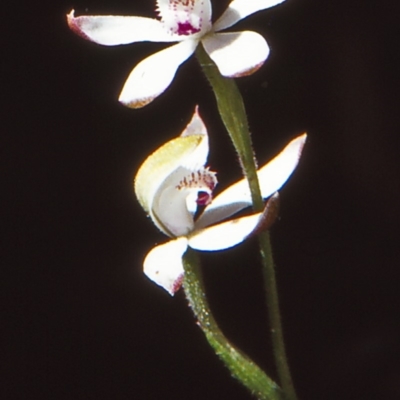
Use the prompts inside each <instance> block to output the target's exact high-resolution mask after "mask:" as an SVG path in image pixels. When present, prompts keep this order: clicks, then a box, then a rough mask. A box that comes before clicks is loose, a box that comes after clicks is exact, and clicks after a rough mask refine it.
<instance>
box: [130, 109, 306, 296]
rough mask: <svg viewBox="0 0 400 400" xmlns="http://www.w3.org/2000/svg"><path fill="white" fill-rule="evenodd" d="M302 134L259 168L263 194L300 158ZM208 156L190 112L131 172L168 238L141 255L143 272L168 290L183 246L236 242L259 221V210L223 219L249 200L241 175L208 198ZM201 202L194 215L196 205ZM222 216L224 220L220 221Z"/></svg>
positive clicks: (179, 273)
mask: <svg viewBox="0 0 400 400" xmlns="http://www.w3.org/2000/svg"><path fill="white" fill-rule="evenodd" d="M305 140H306V135H305V134H304V135H301V136H299V137H297V138H296V139H294V140H292V141H291V142H290V143H289V144H288V145H287V146H286V147H285V148H284V149H283V151H282V152H281V153H279V154H278V155H277V156H276V157H275V158H274V159H273V160H272V161H270V162H269V163H268V164H266V165H264V166H263V167H261V168H260V169H259V170H258V178H259V180H260V186H261V193H262V196H263V198H268V197H270V196H271V195H273V194H274V193H275V192H276V191H277V190H278V189H280V188H281V186H282V185H283V184H284V183H285V182H286V180H287V179H288V178H289V176H290V175H291V173H292V172H293V170H294V169H295V168H296V165H297V163H298V161H299V158H300V154H301V151H302V148H303V145H304V143H305ZM207 156H208V136H207V130H206V127H205V125H204V123H203V121H202V119H201V118H200V116H199V114H198V110H197V107H196V110H195V112H194V115H193V117H192V120H191V121H190V123H189V124H188V125H187V127H186V128H185V130H184V131H183V132H182V134H181V135H180V136H179V137H177V138H175V139H172V140H170V141H169V142H167V143H166V144H164V145H163V146H161V147H160V148H159V149H157V150H156V151H155V152H154V153H153V154H151V155H150V156H149V157H148V158H147V159H146V160H145V161H144V163H143V164H142V166H141V167H140V169H139V171H138V173H137V175H136V177H135V184H134V186H135V193H136V196H137V198H138V200H139V203H140V204H141V206H142V207H143V208H144V210H145V211H146V213H148V215H149V216H150V218H151V219H152V220H153V222H154V224H155V225H156V226H157V227H158V228H159V229H160V230H161V231H162V232H163V233H164V234H166V235H167V236H169V237H170V238H171V240H170V241H168V242H166V243H163V244H160V245H158V246H156V247H154V248H153V249H152V250H151V251H150V252H149V253H148V254H147V256H146V258H145V260H144V272H145V274H146V275H147V276H148V277H149V278H150V279H151V280H153V281H154V282H155V283H157V284H158V285H160V286H162V287H163V288H164V289H166V290H167V291H168V292H169V293H170V294H171V295H173V294H174V293H175V292H176V291H177V290H178V289H179V287H180V286H181V283H182V280H183V275H184V269H183V263H182V256H183V254H184V253H185V251H186V250H187V248H188V246H190V247H191V248H193V249H196V250H203V251H215V250H223V249H227V248H229V247H232V246H235V245H237V244H239V243H241V242H242V241H243V240H245V239H246V238H247V237H248V236H249V235H251V234H252V233H253V232H254V231H255V230H257V229H258V227H259V225H260V223H262V220H263V217H265V215H264V213H253V214H251V215H248V216H244V217H240V218H236V219H231V220H227V221H226V219H227V218H228V217H230V216H231V215H233V214H235V213H237V212H238V211H240V210H242V209H244V208H246V207H249V206H250V205H251V204H252V201H251V196H250V190H249V187H248V184H247V181H246V180H244V179H242V180H240V181H239V182H237V183H235V184H233V185H232V186H230V187H229V188H227V189H225V190H224V191H223V192H221V193H220V194H219V195H218V196H216V197H215V199H212V192H213V190H214V188H215V186H216V184H217V179H216V176H215V173H214V172H212V171H210V170H209V169H208V168H205V164H206V161H207ZM198 205H200V206H205V207H204V210H203V212H202V213H201V214H200V216H198V217H197V214H196V211H197V206H198ZM221 221H224V222H221Z"/></svg>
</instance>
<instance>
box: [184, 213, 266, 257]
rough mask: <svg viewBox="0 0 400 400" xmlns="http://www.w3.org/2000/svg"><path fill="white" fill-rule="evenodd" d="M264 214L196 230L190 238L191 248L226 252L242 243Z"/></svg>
mask: <svg viewBox="0 0 400 400" xmlns="http://www.w3.org/2000/svg"><path fill="white" fill-rule="evenodd" d="M262 215H263V214H262V213H257V214H253V215H249V216H246V217H241V218H237V219H232V220H229V221H226V222H222V223H221V224H218V225H213V226H210V227H208V228H204V229H200V230H196V231H195V232H193V233H192V234H191V235H190V236H189V246H190V247H192V248H193V249H196V250H203V251H215V250H224V249H228V248H229V247H233V246H236V245H237V244H239V243H242V242H243V241H244V240H245V239H246V238H247V237H248V236H249V235H250V234H251V233H252V232H253V231H254V229H255V228H256V227H257V225H258V223H259V222H260V220H261V218H262Z"/></svg>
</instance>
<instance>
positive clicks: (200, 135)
mask: <svg viewBox="0 0 400 400" xmlns="http://www.w3.org/2000/svg"><path fill="white" fill-rule="evenodd" d="M282 1H283V0H233V1H232V2H231V3H230V4H229V6H228V8H227V9H226V10H225V12H224V13H223V14H222V15H221V17H220V18H219V19H218V20H217V21H215V22H212V12H211V3H210V0H157V4H156V10H157V14H158V16H157V18H146V17H139V16H114V15H107V16H85V15H84V16H78V17H76V16H75V13H74V11H73V10H72V11H71V12H70V13H69V14H68V16H67V21H68V24H69V27H70V28H71V29H72V30H73V31H74V32H75V33H77V34H78V35H80V36H82V37H83V38H85V39H87V40H90V41H93V42H96V43H98V44H101V45H106V46H114V45H121V44H128V43H134V42H140V41H152V42H177V43H176V44H173V45H171V46H169V47H167V48H165V49H163V50H161V51H159V52H157V53H155V54H152V55H151V56H149V57H147V58H145V59H144V60H143V61H141V62H140V63H139V64H138V65H136V66H135V67H134V68H133V70H132V72H131V73H130V75H129V76H128V78H127V80H126V82H125V85H124V87H123V88H122V91H121V94H120V96H119V101H120V102H121V103H122V104H124V105H126V106H128V107H130V108H140V107H144V106H145V105H147V104H149V103H150V102H152V101H153V100H154V99H155V98H156V97H158V96H159V95H160V94H162V93H163V92H164V91H165V90H166V89H167V88H168V86H169V85H170V84H171V82H172V80H173V78H174V77H175V74H176V72H177V70H178V68H179V66H180V65H181V64H182V63H183V62H184V61H185V60H186V59H187V58H189V57H190V56H191V55H192V54H193V53H196V56H197V58H198V60H199V62H200V64H201V65H202V67H203V71H204V73H205V74H206V76H207V78H208V80H209V81H210V83H211V86H212V88H213V91H214V94H215V97H216V101H217V106H218V109H219V112H220V115H221V118H222V120H223V122H224V124H225V126H226V128H227V131H228V133H229V135H230V137H231V139H232V142H233V144H234V146H235V149H236V151H237V153H238V156H239V160H240V163H241V165H242V169H243V171H244V175H245V177H244V178H243V179H240V180H239V181H238V182H236V183H235V184H233V185H231V186H230V187H228V188H225V189H224V190H222V191H219V193H218V194H217V195H216V196H214V191H215V189H216V187H217V175H216V172H215V171H213V170H212V169H210V167H208V166H207V157H208V153H209V145H208V132H207V128H206V126H205V125H204V123H203V121H202V119H201V116H200V113H199V110H198V107H196V109H195V110H194V114H193V116H192V118H191V120H190V121H189V123H188V124H187V126H186V127H185V128H184V129H183V131H182V133H181V134H180V135H178V136H177V137H175V138H169V140H168V141H167V142H166V143H165V144H164V145H163V146H161V147H160V148H158V149H156V150H155V151H154V152H153V153H152V154H151V155H150V156H148V157H147V158H146V159H145V161H144V162H143V164H142V165H141V167H140V169H139V171H138V172H137V174H136V176H135V179H134V190H135V193H136V196H137V199H138V201H139V203H140V205H141V206H142V207H143V209H144V211H145V212H146V213H147V214H148V215H149V216H150V218H151V220H152V221H153V223H154V224H155V226H156V227H157V228H158V229H159V230H160V231H161V232H163V233H164V234H165V235H166V236H167V237H168V238H169V240H167V241H166V242H164V243H161V244H158V245H157V246H155V247H153V248H152V249H150V250H149V252H148V254H147V256H146V258H145V260H144V262H143V269H144V273H145V274H146V275H147V276H148V277H149V278H150V279H151V280H152V281H154V282H155V283H156V284H157V285H159V286H161V287H162V288H163V289H165V290H166V291H167V292H168V293H170V294H171V295H174V293H176V292H177V291H178V290H179V289H180V288H181V286H182V284H183V287H184V290H185V293H186V296H187V298H188V300H189V303H190V305H191V307H192V309H193V311H194V313H195V314H196V317H197V320H198V323H199V326H200V327H201V328H202V329H203V331H204V333H205V335H206V338H207V340H208V342H209V343H210V345H211V346H212V347H213V348H214V350H215V352H216V353H217V354H218V355H219V357H220V358H221V359H222V360H223V362H224V363H225V364H226V366H227V367H228V368H229V369H230V371H231V373H232V375H233V376H235V377H236V378H237V379H239V380H240V381H241V382H242V383H243V385H245V386H246V387H247V388H248V389H249V390H250V391H251V392H252V393H253V394H254V395H255V396H256V397H257V398H260V399H283V398H285V399H289V400H295V399H296V394H295V391H294V387H293V384H292V380H291V377H290V373H289V368H288V364H287V361H286V355H285V348H284V344H283V335H282V327H281V323H280V313H279V304H278V297H277V290H276V283H275V271H274V264H273V260H272V253H271V245H270V241H269V235H268V229H269V228H270V226H271V225H272V223H273V221H274V219H275V217H276V215H277V202H278V190H280V189H281V187H282V186H283V185H284V183H285V182H286V181H287V179H288V178H289V177H290V175H291V174H292V172H293V171H294V169H295V168H296V166H297V164H298V161H299V158H300V155H301V151H302V148H303V145H304V143H305V140H306V135H305V134H304V135H301V136H299V137H296V138H294V139H293V140H292V141H291V142H290V143H289V144H288V145H287V146H286V147H285V148H284V149H282V151H281V152H280V153H279V154H277V155H276V157H275V158H273V159H272V160H271V161H269V162H268V163H266V164H264V165H263V166H262V167H261V168H258V169H257V168H256V164H255V161H254V160H255V157H254V152H253V148H252V145H251V139H250V135H249V131H248V123H247V119H246V112H245V108H244V104H243V101H242V97H241V95H240V92H239V91H238V89H237V87H236V85H235V83H234V81H233V79H232V78H237V77H240V76H245V75H249V74H252V73H254V72H255V71H256V70H258V69H259V68H260V67H261V66H262V65H263V63H264V61H265V60H266V59H267V57H268V54H269V47H268V45H267V42H266V41H265V39H264V38H263V37H262V36H261V35H259V34H258V33H256V32H252V31H241V32H225V31H224V30H225V29H227V28H230V27H231V26H233V25H234V24H235V23H237V22H238V21H240V20H241V19H243V18H245V17H247V16H248V15H250V14H253V13H255V12H257V11H261V10H263V9H267V8H269V7H272V6H274V5H277V4H279V3H281V2H282ZM222 31H224V32H222ZM266 199H268V200H267V201H266V202H265V204H264V200H266ZM198 206H202V212H201V213H200V215H199V213H197V208H198ZM250 206H253V210H252V211H250V212H249V213H248V215H245V216H241V217H235V214H237V213H238V212H239V211H242V210H244V209H246V208H248V207H250ZM255 234H258V237H259V243H260V250H261V256H262V262H263V272H264V276H265V283H266V292H267V304H268V307H269V314H270V315H269V316H270V323H271V331H272V332H274V333H273V337H272V339H273V346H274V354H275V358H276V365H277V370H278V374H279V384H277V383H275V382H274V381H273V380H272V379H271V378H269V377H268V375H267V374H266V373H265V372H264V371H262V370H261V369H260V368H259V367H258V366H257V365H256V364H255V363H254V362H252V360H250V359H249V358H248V357H247V356H245V355H244V354H243V352H241V351H239V350H238V349H236V348H235V346H233V345H232V344H231V343H230V342H229V341H228V340H227V339H226V337H225V336H224V335H223V333H222V332H221V331H220V329H219V328H218V325H217V323H216V321H215V319H214V318H213V316H212V313H211V310H210V308H209V305H208V302H207V299H206V295H205V292H204V287H203V284H202V279H201V269H200V266H199V257H198V253H197V251H216V250H224V249H229V248H230V247H233V246H236V245H238V244H240V243H241V242H243V241H244V240H246V239H247V238H248V237H250V236H252V235H255ZM191 249H193V250H191Z"/></svg>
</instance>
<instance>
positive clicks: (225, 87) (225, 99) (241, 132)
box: [196, 45, 297, 400]
mask: <svg viewBox="0 0 400 400" xmlns="http://www.w3.org/2000/svg"><path fill="white" fill-rule="evenodd" d="M196 56H197V58H198V60H199V63H200V65H201V66H202V69H203V71H204V74H205V75H206V77H207V79H208V81H209V82H210V84H211V87H212V89H213V91H214V95H215V98H216V101H217V106H218V110H219V113H220V115H221V119H222V121H223V122H224V125H225V127H226V129H227V131H228V133H229V136H230V138H231V140H232V142H233V145H234V147H235V149H236V151H237V153H238V156H239V160H240V163H241V166H242V169H243V173H244V175H245V177H246V178H247V180H248V183H249V187H250V192H251V197H252V201H253V208H254V210H255V211H262V209H263V207H264V204H263V200H262V197H261V191H260V186H259V182H258V178H257V165H256V161H255V156H254V152H253V147H252V143H251V137H250V132H249V126H248V122H247V116H246V110H245V107H244V103H243V99H242V96H241V94H240V91H239V89H238V87H237V85H236V83H235V82H234V80H233V79H229V78H224V77H223V76H221V74H220V72H219V70H218V68H217V67H216V65H215V64H214V62H213V61H212V60H211V59H210V57H209V56H208V55H207V53H206V52H205V51H204V48H203V47H202V46H201V45H200V46H198V47H197V50H196ZM259 245H260V253H261V259H262V265H263V277H264V286H265V291H266V302H267V307H268V315H269V321H270V328H271V335H272V344H273V352H274V358H275V363H276V367H277V371H278V376H279V381H280V384H281V386H282V389H283V392H284V394H285V398H286V399H287V400H297V396H296V392H295V389H294V385H293V381H292V378H291V375H290V370H289V366H288V362H287V357H286V351H285V344H284V340H283V329H282V323H281V316H280V309H279V299H278V290H277V284H276V274H275V266H274V260H273V256H272V247H271V241H270V237H269V232H263V233H261V234H260V235H259Z"/></svg>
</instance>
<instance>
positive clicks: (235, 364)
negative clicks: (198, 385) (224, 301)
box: [183, 249, 283, 400]
mask: <svg viewBox="0 0 400 400" xmlns="http://www.w3.org/2000/svg"><path fill="white" fill-rule="evenodd" d="M183 263H184V268H185V278H184V282H183V287H184V289H185V294H186V297H187V299H188V301H189V304H190V306H191V308H192V310H193V312H194V314H195V315H196V317H197V320H198V323H199V326H200V327H201V329H202V330H203V332H204V334H205V335H206V338H207V340H208V342H209V343H210V345H211V347H212V348H213V349H214V351H215V353H216V354H217V355H218V356H219V357H220V358H221V360H222V361H223V362H224V363H225V365H226V366H227V367H228V369H229V370H230V372H231V374H232V375H233V376H234V377H235V378H236V379H238V380H239V381H240V382H241V383H242V384H243V385H244V386H245V387H247V388H248V389H249V391H250V392H251V393H253V394H254V395H255V396H256V397H257V398H258V399H261V400H283V398H282V391H281V389H280V388H279V387H278V385H277V384H276V383H275V382H274V381H273V380H272V379H270V378H269V377H268V376H267V375H266V374H265V373H264V371H262V370H261V368H259V367H258V366H257V365H256V364H255V363H254V362H253V361H251V360H250V359H249V358H248V357H247V356H246V355H245V354H243V353H242V352H241V351H240V350H238V349H237V348H236V347H235V346H233V345H232V343H230V342H229V341H228V339H227V338H226V337H225V336H224V334H223V333H222V332H221V330H220V329H219V327H218V325H217V323H216V321H215V319H214V317H213V315H212V313H211V310H210V307H209V305H208V302H207V299H206V295H205V293H204V286H203V279H202V275H201V269H200V265H199V257H198V255H197V253H196V252H194V251H193V250H191V249H189V250H188V251H187V252H186V254H185V255H184V258H183Z"/></svg>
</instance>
